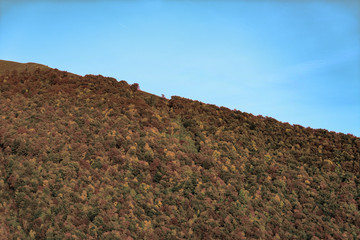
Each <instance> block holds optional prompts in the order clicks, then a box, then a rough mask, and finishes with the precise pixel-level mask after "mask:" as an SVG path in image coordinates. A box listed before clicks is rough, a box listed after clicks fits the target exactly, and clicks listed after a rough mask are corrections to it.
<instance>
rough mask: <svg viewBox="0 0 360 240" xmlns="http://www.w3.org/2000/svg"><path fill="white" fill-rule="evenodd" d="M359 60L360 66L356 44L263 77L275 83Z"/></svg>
mask: <svg viewBox="0 0 360 240" xmlns="http://www.w3.org/2000/svg"><path fill="white" fill-rule="evenodd" d="M349 60H352V61H357V62H358V63H359V66H360V47H358V46H356V47H353V48H350V49H348V50H345V51H343V52H341V53H339V54H336V55H333V56H330V57H326V58H320V59H312V60H308V61H304V62H299V63H297V64H293V65H290V66H288V67H284V69H283V70H281V71H277V72H275V73H268V74H266V75H265V74H264V75H263V77H264V78H262V79H263V81H264V82H266V83H274V82H279V83H280V82H284V81H288V80H289V79H292V78H294V77H297V76H300V75H304V74H307V73H311V72H314V71H317V70H319V69H326V68H329V69H330V68H331V67H333V66H336V65H338V64H342V63H344V62H346V61H349Z"/></svg>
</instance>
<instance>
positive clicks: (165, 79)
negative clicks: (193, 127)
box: [0, 0, 360, 136]
mask: <svg viewBox="0 0 360 240" xmlns="http://www.w3.org/2000/svg"><path fill="white" fill-rule="evenodd" d="M359 25H360V1H357V0H348V1H346V0H345V1H340V0H339V1H335V0H328V1H326V0H323V1H307V0H303V1H290V0H289V1H285V0H284V1H280V0H279V1H268V0H257V1H235V0H223V1H216V0H209V1H207V0H193V1H186V0H184V1H180V0H167V1H166V0H157V1H151V0H147V1H136V0H134V1H130V0H118V1H117V0H112V1H96V0H92V1H86V0H78V1H70V0H63V1H56V0H38V1H31V0H26V1H25V0H1V1H0V59H4V60H11V61H18V62H37V63H42V64H45V65H48V66H50V67H54V68H58V69H60V70H66V71H70V72H73V73H77V74H81V75H84V74H101V75H104V76H111V77H115V78H116V79H118V80H122V79H124V80H126V81H127V82H129V83H134V82H137V83H139V84H140V88H141V89H142V90H144V91H147V92H150V93H154V94H157V95H161V94H165V96H166V97H167V98H170V97H171V96H172V95H177V96H182V97H186V98H191V99H194V100H199V101H202V102H205V103H211V104H216V105H218V106H225V107H228V108H230V109H238V110H241V111H244V112H249V113H253V114H255V115H258V114H261V115H263V116H270V117H274V118H276V119H278V120H280V121H283V122H289V123H291V124H300V125H303V126H305V127H307V126H310V127H312V128H324V129H328V130H331V131H336V132H343V133H351V134H353V135H356V136H360V72H359V69H360V32H359V31H360V30H359V29H360V26H359Z"/></svg>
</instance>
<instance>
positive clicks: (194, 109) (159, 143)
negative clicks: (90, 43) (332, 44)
mask: <svg viewBox="0 0 360 240" xmlns="http://www.w3.org/2000/svg"><path fill="white" fill-rule="evenodd" d="M359 172H360V139H359V138H357V137H354V136H352V135H345V134H341V133H334V132H328V131H325V130H314V129H311V128H304V127H301V126H298V125H294V126H292V125H290V124H287V123H281V122H279V121H277V120H275V119H273V118H268V117H261V116H253V115H251V114H248V113H244V112H241V111H231V110H229V109H227V108H224V107H220V108H219V107H217V106H214V105H208V104H204V103H201V102H198V101H192V100H189V99H185V98H181V97H176V96H174V97H171V99H165V98H160V97H157V96H155V95H151V94H148V93H145V92H142V91H140V90H138V86H137V85H136V84H135V85H128V84H127V83H126V82H125V81H120V82H118V81H116V80H115V79H114V78H108V77H103V76H94V75H86V76H84V77H81V76H77V75H74V74H70V73H67V72H62V71H59V70H54V69H50V68H46V69H40V68H36V69H32V70H31V71H29V70H27V71H20V72H18V71H11V72H9V71H7V73H6V74H3V75H1V76H0V176H1V178H0V211H1V214H0V239H17V238H20V239H246V238H250V239H359V238H360V230H359V229H360V210H359V205H360V185H359V181H360V179H359V178H360V175H359Z"/></svg>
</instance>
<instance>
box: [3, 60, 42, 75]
mask: <svg viewBox="0 0 360 240" xmlns="http://www.w3.org/2000/svg"><path fill="white" fill-rule="evenodd" d="M37 68H39V69H48V68H49V67H48V66H45V65H42V64H38V63H18V62H12V61H5V60H0V74H5V73H6V72H7V71H8V72H11V71H14V70H15V71H25V70H27V71H35V70H36V69H37Z"/></svg>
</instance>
